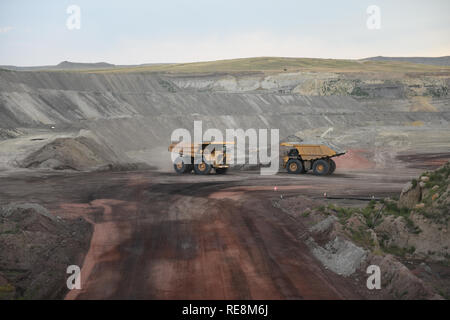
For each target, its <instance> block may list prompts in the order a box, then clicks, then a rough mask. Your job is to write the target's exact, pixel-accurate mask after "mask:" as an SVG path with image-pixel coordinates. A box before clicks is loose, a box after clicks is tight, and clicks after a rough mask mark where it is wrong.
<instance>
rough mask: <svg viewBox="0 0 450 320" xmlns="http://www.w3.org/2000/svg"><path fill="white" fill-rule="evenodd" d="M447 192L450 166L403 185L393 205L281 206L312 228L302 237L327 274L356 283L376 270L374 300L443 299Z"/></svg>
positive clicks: (448, 243)
mask: <svg viewBox="0 0 450 320" xmlns="http://www.w3.org/2000/svg"><path fill="white" fill-rule="evenodd" d="M449 188H450V162H449V163H447V164H445V165H444V166H442V167H440V168H438V169H437V170H435V171H429V172H425V173H423V174H422V175H421V176H420V178H419V179H417V180H416V179H415V180H413V181H412V182H410V183H408V184H407V185H406V186H405V188H404V189H403V191H402V193H401V195H400V197H399V198H398V199H397V200H396V199H391V198H386V199H382V200H380V201H375V200H372V201H371V202H370V203H369V204H368V205H367V206H365V207H342V206H337V205H333V204H330V205H328V206H321V207H315V208H314V207H313V206H311V207H310V208H307V209H306V210H305V209H304V210H302V211H301V212H300V213H299V211H298V209H297V208H298V204H297V201H303V200H298V199H295V198H294V199H288V200H286V201H283V202H280V204H281V205H282V208H283V210H285V211H286V212H288V213H290V214H294V215H295V216H296V217H297V218H299V219H301V221H303V223H305V224H307V225H310V226H311V227H310V233H309V234H308V235H304V237H305V239H307V240H306V241H307V243H308V245H309V247H310V249H311V250H312V252H313V253H314V255H315V256H316V257H317V258H318V259H319V260H320V261H321V262H322V263H323V264H324V265H325V266H326V267H327V268H329V269H330V270H332V271H334V272H335V273H338V274H340V275H342V276H347V277H348V276H353V277H355V278H358V277H359V278H361V277H364V274H365V270H366V268H367V266H369V265H377V266H379V267H380V268H381V272H382V289H381V290H380V291H378V292H377V293H376V295H375V296H374V297H377V298H384V299H386V298H396V299H398V298H400V299H439V298H441V297H444V298H447V299H448V298H449V297H450V249H449V248H450V234H449V227H450V211H449V209H450V192H449V190H450V189H449ZM362 285H363V284H362ZM363 294H367V292H366V293H364V292H363ZM368 297H370V296H368Z"/></svg>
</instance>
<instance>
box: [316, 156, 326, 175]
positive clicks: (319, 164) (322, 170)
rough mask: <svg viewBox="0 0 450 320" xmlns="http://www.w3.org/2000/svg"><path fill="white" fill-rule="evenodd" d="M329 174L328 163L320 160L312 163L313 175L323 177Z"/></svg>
mask: <svg viewBox="0 0 450 320" xmlns="http://www.w3.org/2000/svg"><path fill="white" fill-rule="evenodd" d="M328 172H330V164H329V163H328V161H326V160H323V159H320V160H316V161H314V164H313V173H314V174H315V175H318V176H324V175H326V174H328Z"/></svg>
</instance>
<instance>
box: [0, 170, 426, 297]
mask: <svg viewBox="0 0 450 320" xmlns="http://www.w3.org/2000/svg"><path fill="white" fill-rule="evenodd" d="M419 171H420V170H417V169H402V171H401V172H400V171H399V172H396V175H395V177H393V176H391V175H390V174H389V172H383V171H374V170H371V171H366V172H347V173H346V172H339V173H337V174H335V175H333V176H330V177H316V176H312V175H310V174H307V175H301V176H292V175H288V174H285V173H280V174H278V175H276V176H266V177H265V176H260V175H259V174H258V173H257V172H232V173H230V174H229V175H226V176H222V175H221V176H215V175H210V176H205V177H202V176H195V175H182V176H178V175H175V174H172V173H161V172H134V173H130V172H128V173H127V172H121V173H108V172H103V173H82V174H80V173H77V174H67V173H58V174H54V173H53V174H46V175H44V176H43V175H42V173H34V174H32V175H31V176H30V173H29V172H27V173H23V174H20V173H18V174H16V175H15V176H14V177H9V178H2V179H3V181H4V182H5V184H4V185H8V188H7V189H6V188H4V189H0V199H2V201H4V200H6V199H7V200H8V202H13V201H33V202H38V203H40V204H42V205H44V206H45V207H47V208H48V209H49V210H50V211H51V212H52V213H53V214H55V215H58V216H62V217H70V218H74V217H80V216H81V217H84V218H86V219H87V220H89V221H90V222H92V223H93V224H94V233H93V237H92V239H91V244H90V249H89V251H88V252H87V255H86V258H85V261H84V264H83V266H82V273H81V283H82V289H81V290H73V291H71V292H69V293H68V294H67V296H66V299H122V298H123V299H348V298H360V297H359V296H358V295H357V294H356V293H355V292H358V290H357V289H358V288H355V284H354V283H352V282H351V280H350V279H347V278H343V277H340V276H338V275H336V274H334V273H332V272H331V271H329V270H326V269H325V268H324V267H323V266H322V265H321V264H320V263H319V262H318V261H317V260H316V259H315V258H314V257H313V256H312V254H311V253H310V251H309V249H308V247H307V246H306V245H305V244H304V242H303V240H304V239H303V238H302V235H304V234H305V232H306V228H305V227H304V226H303V225H301V224H300V223H299V222H298V221H296V220H295V218H293V217H291V216H289V215H287V214H286V213H284V212H283V211H281V210H280V209H278V208H276V206H275V205H274V203H276V201H283V200H280V196H281V195H282V196H283V198H285V197H289V196H293V195H299V194H302V195H305V196H307V198H308V199H310V201H312V202H307V203H305V206H307V205H311V203H313V202H314V201H319V202H320V201H322V198H323V194H324V192H326V193H327V194H328V195H329V196H342V197H346V196H351V197H355V196H356V197H357V196H360V197H363V196H364V197H367V196H372V195H373V196H375V197H379V196H387V195H392V194H395V193H398V192H399V191H400V190H401V188H402V186H403V184H404V183H405V181H408V180H409V179H410V178H411V177H413V176H415V175H417V173H418V172H419ZM275 187H276V189H277V190H276V191H275V190H274V188H275ZM308 201H309V200H308ZM344 201H345V200H344ZM62 285H65V284H62Z"/></svg>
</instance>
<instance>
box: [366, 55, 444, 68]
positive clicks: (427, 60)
mask: <svg viewBox="0 0 450 320" xmlns="http://www.w3.org/2000/svg"><path fill="white" fill-rule="evenodd" d="M362 60H371V61H397V62H398V61H400V62H409V63H418V64H427V65H431V66H447V67H448V66H450V56H445V57H436V58H431V57H383V56H378V57H371V58H366V59H362Z"/></svg>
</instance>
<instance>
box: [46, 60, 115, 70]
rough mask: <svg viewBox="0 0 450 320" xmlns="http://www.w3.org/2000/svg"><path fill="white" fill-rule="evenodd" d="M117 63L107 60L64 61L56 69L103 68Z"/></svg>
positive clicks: (112, 66)
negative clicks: (91, 61) (88, 61)
mask: <svg viewBox="0 0 450 320" xmlns="http://www.w3.org/2000/svg"><path fill="white" fill-rule="evenodd" d="M114 67H115V65H114V64H111V63H106V62H96V63H83V62H70V61H63V62H61V63H59V64H58V65H56V66H54V67H53V68H55V69H103V68H114Z"/></svg>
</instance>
